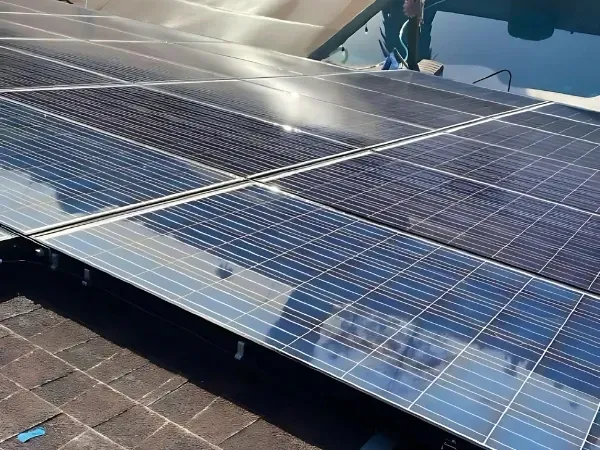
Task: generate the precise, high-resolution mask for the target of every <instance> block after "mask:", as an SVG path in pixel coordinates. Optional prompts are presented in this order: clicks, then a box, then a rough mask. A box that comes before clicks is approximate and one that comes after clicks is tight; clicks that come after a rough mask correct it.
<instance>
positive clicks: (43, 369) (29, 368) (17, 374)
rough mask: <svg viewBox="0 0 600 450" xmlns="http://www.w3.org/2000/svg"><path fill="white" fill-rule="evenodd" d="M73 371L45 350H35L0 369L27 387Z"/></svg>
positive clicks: (8, 376) (29, 387) (30, 387)
mask: <svg viewBox="0 0 600 450" xmlns="http://www.w3.org/2000/svg"><path fill="white" fill-rule="evenodd" d="M72 371H73V369H72V368H71V366H69V365H68V364H67V363H65V362H64V361H61V360H60V359H58V358H56V357H54V356H52V355H51V354H49V353H48V352H46V351H44V350H35V351H34V352H33V353H29V354H27V355H25V356H22V357H21V358H19V359H17V360H15V361H13V362H11V363H9V364H7V365H6V366H4V367H3V368H2V369H0V373H2V374H3V375H4V376H6V377H7V378H10V379H11V380H13V381H14V382H15V383H18V384H19V385H21V386H23V387H24V388H26V389H32V388H34V387H36V386H40V385H41V384H44V383H47V382H49V381H52V380H55V379H57V378H60V377H64V376H65V375H66V374H68V373H69V372H72Z"/></svg>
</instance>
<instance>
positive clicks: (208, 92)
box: [157, 80, 429, 147]
mask: <svg viewBox="0 0 600 450" xmlns="http://www.w3.org/2000/svg"><path fill="white" fill-rule="evenodd" d="M269 84H273V85H276V84H277V83H276V80H274V82H273V83H269ZM157 88H158V89H159V90H161V91H164V92H169V93H174V94H178V95H180V96H183V97H185V98H189V99H192V100H196V101H200V102H207V103H210V104H212V105H216V106H219V107H222V108H227V109H228V110H230V111H233V112H239V113H243V114H247V115H249V116H254V117H258V118H260V119H263V120H268V121H270V122H273V123H277V124H281V125H285V126H288V127H291V128H294V129H299V130H302V131H307V132H310V133H314V134H316V135H318V136H323V137H326V138H328V139H332V140H335V141H337V142H342V143H344V144H347V145H352V146H356V147H363V146H367V145H374V144H380V143H383V142H387V141H391V140H394V139H399V138H403V137H406V136H412V135H416V134H420V133H424V132H426V131H429V129H428V128H417V127H415V126H412V125H408V124H406V123H404V122H399V121H394V120H390V119H388V118H385V117H383V116H376V115H372V114H364V113H362V112H359V111H356V110H352V109H348V108H343V107H339V106H337V105H335V104H332V103H329V102H326V101H320V100H317V99H315V98H311V97H306V96H304V95H298V94H296V95H293V94H291V93H289V92H286V91H281V90H279V89H272V88H269V87H265V86H258V85H257V84H255V83H249V82H244V81H234V82H231V81H223V82H214V83H197V84H196V83H194V84H190V83H186V84H169V85H165V86H157Z"/></svg>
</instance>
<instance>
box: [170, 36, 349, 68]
mask: <svg viewBox="0 0 600 450" xmlns="http://www.w3.org/2000/svg"><path fill="white" fill-rule="evenodd" d="M180 44H181V45H185V46H187V47H192V48H194V49H196V50H203V51H205V52H210V53H215V54H217V55H223V56H228V57H231V58H236V59H242V60H244V61H252V62H255V63H258V64H263V65H265V66H270V67H276V68H278V69H281V70H289V71H291V72H294V73H299V74H302V75H326V74H333V73H345V72H349V70H348V69H346V68H343V67H340V66H334V65H332V64H326V63H323V62H321V61H314V60H311V59H307V58H298V57H294V56H290V55H286V54H284V53H279V52H275V51H270V50H265V49H262V48H258V47H249V46H247V45H241V44H235V43H232V42H217V43H204V42H180Z"/></svg>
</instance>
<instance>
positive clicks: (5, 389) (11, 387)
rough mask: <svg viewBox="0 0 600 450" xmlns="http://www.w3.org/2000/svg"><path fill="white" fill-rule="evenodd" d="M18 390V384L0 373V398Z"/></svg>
mask: <svg viewBox="0 0 600 450" xmlns="http://www.w3.org/2000/svg"><path fill="white" fill-rule="evenodd" d="M18 390H19V386H17V385H16V384H15V383H13V382H12V381H10V380H9V379H8V378H6V377H5V376H4V375H0V400H2V399H4V398H6V397H8V396H9V395H10V394H14V393H15V392H17V391H18Z"/></svg>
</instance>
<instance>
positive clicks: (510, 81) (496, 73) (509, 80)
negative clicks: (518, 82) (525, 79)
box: [473, 69, 512, 92]
mask: <svg viewBox="0 0 600 450" xmlns="http://www.w3.org/2000/svg"><path fill="white" fill-rule="evenodd" d="M502 72H506V73H508V77H509V78H508V92H510V85H511V83H512V72H511V71H510V70H508V69H502V70H499V71H498V72H494V73H493V74H491V75H488V76H487V77H483V78H481V79H479V80H476V81H473V84H477V83H479V82H480V81H483V80H487V79H488V78H492V77H493V76H494V75H498V74H499V73H502Z"/></svg>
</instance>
